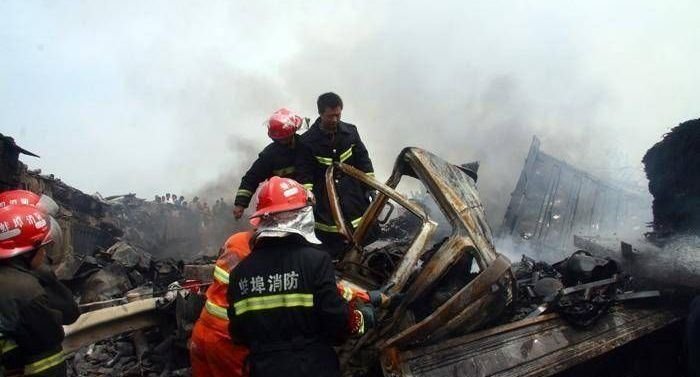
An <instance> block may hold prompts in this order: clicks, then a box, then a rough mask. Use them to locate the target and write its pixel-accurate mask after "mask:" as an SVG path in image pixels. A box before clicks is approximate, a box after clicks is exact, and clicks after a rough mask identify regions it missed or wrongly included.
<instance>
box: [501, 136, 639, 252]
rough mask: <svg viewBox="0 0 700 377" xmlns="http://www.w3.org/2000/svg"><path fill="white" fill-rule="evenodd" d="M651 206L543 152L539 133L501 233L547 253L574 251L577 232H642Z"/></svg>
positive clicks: (587, 234) (526, 161) (616, 233)
mask: <svg viewBox="0 0 700 377" xmlns="http://www.w3.org/2000/svg"><path fill="white" fill-rule="evenodd" d="M649 208H650V203H649V199H648V198H647V197H646V196H645V195H643V194H642V193H638V192H634V191H632V190H630V189H626V188H622V187H620V186H617V185H615V184H612V183H610V182H605V181H603V180H600V179H598V178H596V177H593V176H592V175H590V174H588V173H586V172H584V171H582V170H579V169H577V168H575V167H573V166H571V165H569V164H567V163H566V162H564V161H562V160H559V159H557V158H555V157H552V156H550V155H548V154H546V153H544V152H542V151H541V150H540V141H539V140H538V139H537V138H536V137H535V138H533V142H532V145H531V147H530V152H529V153H528V156H527V159H526V160H525V166H524V168H523V170H522V172H521V174H520V178H519V180H518V183H517V185H516V187H515V190H514V191H513V193H512V194H511V200H510V203H509V205H508V209H507V210H506V215H505V218H504V220H503V225H502V226H501V229H500V232H499V235H500V236H511V237H512V239H513V240H515V241H516V243H520V244H527V246H529V247H530V248H531V249H532V250H533V251H535V252H541V253H542V254H543V255H545V254H548V253H550V254H551V253H556V254H559V253H560V252H562V251H563V252H571V249H572V248H573V236H574V235H586V236H598V235H600V236H611V235H618V234H642V233H643V229H642V227H643V226H644V225H645V223H646V222H647V221H649V220H650V217H651V212H650V209H649Z"/></svg>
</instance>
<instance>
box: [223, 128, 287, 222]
mask: <svg viewBox="0 0 700 377" xmlns="http://www.w3.org/2000/svg"><path fill="white" fill-rule="evenodd" d="M294 137H295V138H297V140H296V142H297V143H298V141H299V140H298V138H299V136H294ZM297 143H295V145H296V144H297ZM296 154H297V148H296V146H295V147H291V146H288V145H282V144H280V143H275V142H272V143H270V144H269V145H268V146H267V147H265V149H263V150H262V152H260V154H259V155H258V159H257V160H255V162H253V165H251V167H250V169H248V171H247V172H246V173H245V175H244V176H243V178H242V179H241V185H240V186H239V187H238V191H237V192H236V200H235V202H234V204H235V205H237V206H241V207H243V208H248V204H250V199H251V198H252V197H253V194H254V193H255V190H257V189H258V185H259V184H260V183H261V182H263V181H264V180H266V179H268V178H270V177H272V176H278V177H284V178H293V177H294V174H295V168H294V164H295V162H296Z"/></svg>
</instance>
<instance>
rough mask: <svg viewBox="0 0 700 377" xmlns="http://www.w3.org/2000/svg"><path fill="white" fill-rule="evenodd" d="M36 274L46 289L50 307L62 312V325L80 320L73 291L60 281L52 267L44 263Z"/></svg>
mask: <svg viewBox="0 0 700 377" xmlns="http://www.w3.org/2000/svg"><path fill="white" fill-rule="evenodd" d="M34 275H35V276H37V278H38V279H39V282H40V284H41V286H42V287H44V290H45V291H46V297H47V299H48V305H49V308H51V309H54V310H56V311H58V312H60V313H61V321H60V323H61V324H62V325H70V324H71V323H73V322H75V321H76V320H78V317H79V316H80V309H79V308H78V304H77V303H76V302H75V300H74V299H73V293H72V292H71V291H70V289H68V287H66V286H65V285H63V283H61V282H60V281H58V278H57V277H56V275H55V274H54V273H53V271H51V268H49V266H46V265H43V266H41V267H40V268H39V269H37V270H35V271H34Z"/></svg>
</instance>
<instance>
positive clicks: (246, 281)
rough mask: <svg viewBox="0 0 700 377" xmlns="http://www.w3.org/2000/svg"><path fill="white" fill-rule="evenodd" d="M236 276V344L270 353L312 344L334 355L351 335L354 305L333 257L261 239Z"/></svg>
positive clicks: (291, 242) (232, 313) (296, 242)
mask: <svg viewBox="0 0 700 377" xmlns="http://www.w3.org/2000/svg"><path fill="white" fill-rule="evenodd" d="M234 272H235V273H234V274H232V276H231V284H230V285H229V291H228V297H229V299H230V300H231V301H232V302H234V303H235V304H233V305H232V306H231V307H229V309H228V314H229V317H230V318H231V319H232V320H231V324H230V331H231V336H232V339H233V340H234V341H235V342H239V343H241V344H246V345H249V346H251V345H256V346H257V347H259V348H266V347H267V346H272V345H275V347H280V345H281V346H282V347H283V346H284V344H287V343H288V344H290V346H291V343H293V342H294V341H295V340H299V339H307V340H314V342H316V343H322V344H325V345H327V347H328V349H330V350H332V347H331V346H330V345H331V344H332V343H337V342H340V341H342V340H344V339H345V338H346V337H347V336H348V335H349V329H348V326H347V323H348V318H349V306H348V303H347V302H346V301H345V300H343V298H342V297H341V295H340V293H339V291H338V287H337V286H336V283H335V270H334V268H333V264H332V263H331V259H330V256H329V255H328V254H327V253H326V252H324V251H322V250H319V249H315V248H312V247H311V246H309V245H308V244H306V243H305V242H304V241H303V240H302V239H301V238H300V237H296V236H289V237H284V238H279V239H272V238H264V239H262V240H259V241H258V243H257V244H256V246H255V247H254V249H253V252H251V254H250V256H249V257H248V258H246V259H245V260H244V261H242V262H241V263H240V264H239V265H238V266H237V267H236V269H235V271H234ZM254 353H255V348H253V347H252V348H251V355H253V354H254ZM331 354H332V352H331ZM252 359H253V360H254V359H255V357H253V358H252Z"/></svg>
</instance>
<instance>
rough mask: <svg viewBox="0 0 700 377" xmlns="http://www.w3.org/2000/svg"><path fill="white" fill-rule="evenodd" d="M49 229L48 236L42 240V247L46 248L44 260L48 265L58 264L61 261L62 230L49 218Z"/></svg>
mask: <svg viewBox="0 0 700 377" xmlns="http://www.w3.org/2000/svg"><path fill="white" fill-rule="evenodd" d="M49 222H50V223H51V225H50V226H51V228H50V231H49V234H48V235H47V236H46V238H44V242H43V245H44V246H45V247H46V258H47V259H48V262H49V264H52V265H53V264H59V263H61V261H63V257H64V253H63V230H61V226H60V225H59V224H58V221H56V219H54V218H53V217H52V216H49Z"/></svg>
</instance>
